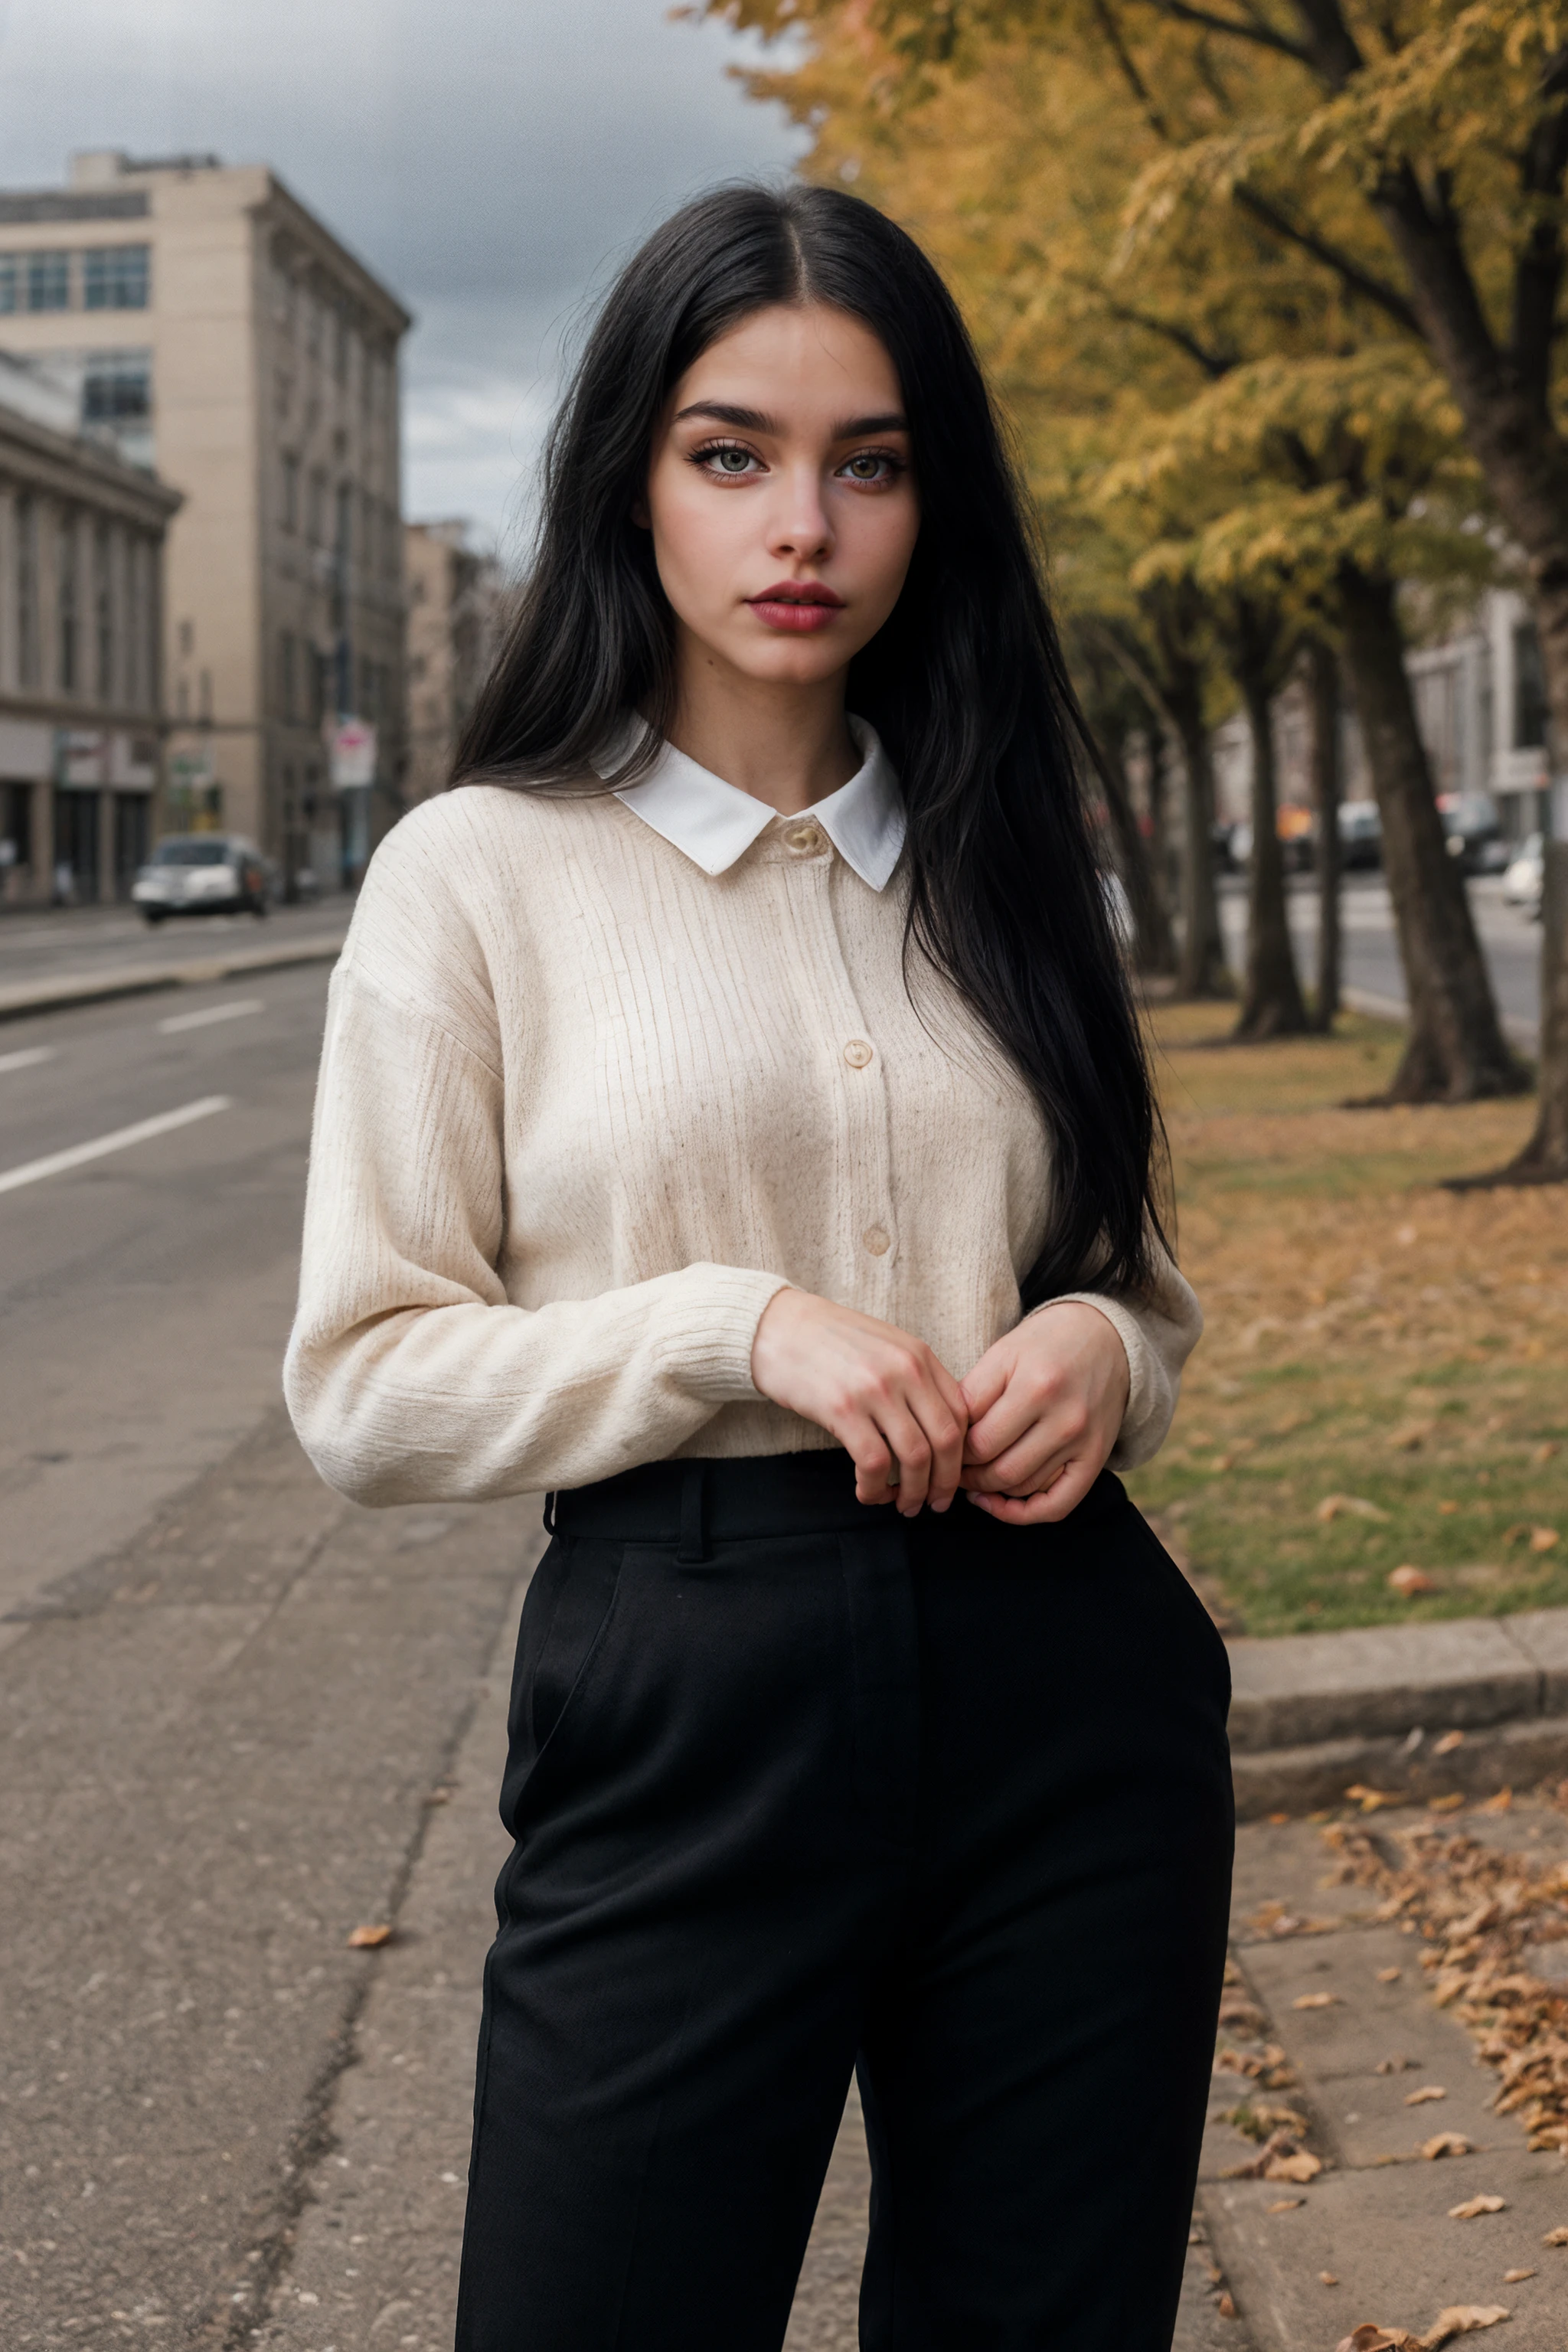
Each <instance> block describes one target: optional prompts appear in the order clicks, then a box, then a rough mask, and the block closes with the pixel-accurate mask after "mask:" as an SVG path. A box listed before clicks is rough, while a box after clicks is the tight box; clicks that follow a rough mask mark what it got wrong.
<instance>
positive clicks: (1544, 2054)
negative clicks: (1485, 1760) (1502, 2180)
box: [1323, 1798, 1568, 2154]
mask: <svg viewBox="0 0 1568 2352" xmlns="http://www.w3.org/2000/svg"><path fill="white" fill-rule="evenodd" d="M1487 1810H1488V1811H1494V1810H1495V1811H1504V1810H1506V1807H1505V1805H1504V1803H1503V1801H1502V1800H1501V1798H1497V1799H1493V1800H1492V1801H1491V1804H1490V1805H1489V1807H1488V1808H1487ZM1323 1836H1324V1839H1325V1841H1326V1842H1327V1843H1328V1844H1329V1845H1330V1846H1331V1847H1332V1848H1333V1849H1334V1850H1335V1852H1336V1853H1338V1855H1339V1867H1338V1871H1337V1873H1336V1876H1337V1878H1338V1880H1339V1882H1340V1883H1341V1884H1342V1885H1361V1886H1366V1887H1370V1888H1372V1889H1373V1891H1374V1892H1375V1893H1376V1894H1378V1895H1380V1896H1381V1897H1382V1900H1381V1902H1380V1903H1379V1905H1378V1908H1377V1913H1376V1916H1377V1917H1378V1918H1379V1919H1380V1920H1383V1921H1391V1920H1394V1919H1409V1920H1412V1921H1414V1922H1415V1925H1416V1926H1417V1927H1419V1929H1420V1931H1421V1933H1422V1935H1423V1937H1425V1938H1426V1945H1427V1949H1426V1951H1424V1952H1423V1954H1422V1959H1421V1964H1422V1967H1423V1969H1426V1971H1427V1972H1428V1973H1429V1974H1430V1976H1431V1977H1432V1979H1433V1983H1432V1998H1433V1999H1434V2000H1435V2001H1436V2003H1437V2005H1438V2007H1439V2008H1446V2009H1450V2010H1452V2011H1453V2013H1454V2015H1455V2016H1456V2017H1458V2019H1459V2020H1460V2021H1461V2023H1463V2024H1464V2025H1465V2026H1466V2027H1467V2028H1468V2031H1469V2032H1470V2033H1471V2034H1472V2035H1473V2037H1474V2038H1475V2040H1476V2042H1477V2043H1478V2045H1479V2051H1480V2055H1481V2057H1482V2058H1483V2059H1484V2060H1485V2061H1486V2063H1488V2064H1489V2066H1492V2067H1494V2068H1495V2069H1496V2071H1497V2073H1498V2074H1499V2076H1500V2091H1499V2095H1498V2096H1497V2098H1496V2099H1495V2101H1494V2102H1493V2105H1494V2106H1495V2107H1496V2109H1497V2111H1498V2113H1499V2114H1500V2115H1510V2114H1512V2115H1517V2116H1519V2118H1520V2121H1521V2123H1522V2124H1523V2126H1524V2128H1525V2131H1526V2133H1527V2135H1528V2138H1529V2145H1530V2147H1531V2149H1532V2150H1537V2151H1539V2150H1542V2149H1547V2150H1556V2151H1558V2152H1560V2153H1563V2154H1568V1986H1564V1985H1562V1984H1555V1985H1554V1984H1549V1983H1547V1982H1546V1981H1545V1980H1544V1979H1542V1978H1541V1977H1538V1976H1536V1975H1534V1974H1533V1973H1531V1970H1530V1969H1529V1968H1528V1966H1527V1965H1526V1962H1525V1959H1524V1957H1523V1956H1524V1954H1525V1951H1526V1948H1528V1947H1530V1946H1531V1945H1537V1944H1549V1943H1553V1942H1558V1941H1561V1940H1562V1939H1563V1937H1565V1936H1568V1865H1564V1864H1563V1863H1561V1862H1557V1861H1552V1860H1545V1861H1543V1860H1540V1859H1538V1858H1537V1857H1536V1856H1534V1855H1531V1854H1525V1853H1498V1852H1496V1851H1495V1850H1493V1849H1491V1848H1489V1847H1486V1846H1483V1845H1481V1844H1480V1843H1479V1842H1478V1841H1477V1840H1476V1839H1475V1838H1472V1837H1468V1836H1467V1835H1466V1834H1465V1833H1464V1832H1462V1831H1461V1832H1458V1833H1455V1832H1451V1831H1447V1830H1445V1829H1441V1828H1439V1827H1438V1826H1437V1825H1436V1823H1428V1822H1423V1823H1422V1824H1420V1826H1418V1827H1417V1828H1415V1829H1410V1830H1405V1831H1403V1832H1400V1833H1399V1836H1398V1838H1397V1840H1396V1842H1395V1843H1396V1848H1397V1852H1398V1854H1399V1860H1398V1862H1397V1863H1395V1862H1393V1861H1391V1860H1390V1859H1389V1858H1388V1854H1387V1853H1385V1852H1384V1849H1383V1848H1382V1847H1380V1846H1379V1844H1378V1843H1375V1842H1374V1840H1373V1837H1372V1835H1371V1834H1370V1833H1369V1832H1367V1831H1365V1830H1363V1829H1361V1828H1359V1827H1358V1826H1356V1825H1354V1824H1352V1823H1349V1822H1339V1823H1334V1824H1331V1826H1330V1827H1329V1828H1327V1829H1325V1830H1324V1832H1323Z"/></svg>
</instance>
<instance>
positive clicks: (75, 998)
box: [0, 931, 345, 1021]
mask: <svg viewBox="0 0 1568 2352" xmlns="http://www.w3.org/2000/svg"><path fill="white" fill-rule="evenodd" d="M344 936H345V934H344V933H343V932H342V931H337V932H334V933H332V935H331V937H330V938H329V937H327V936H325V935H322V936H321V937H318V938H314V939H306V940H288V941H280V942H279V945H278V946H277V947H268V948H237V949H235V950H233V951H232V952H231V953H229V954H227V955H220V956H203V957H201V958H200V959H199V960H198V961H187V962H184V963H145V964H119V965H110V967H109V968H108V969H107V970H106V971H68V972H61V973H60V974H59V975H58V978H56V979H53V980H32V981H24V982H21V983H20V984H19V985H18V986H16V987H15V988H0V1021H20V1020H22V1019H24V1018H25V1017H26V1014H28V1013H63V1012H66V1011H68V1009H69V1007H70V1006H71V1005H73V1004H99V1003H103V1002H105V1001H106V1000H107V999H109V998H110V997H115V996H146V995H150V994H152V993H153V992H154V991H156V990H158V989H163V988H205V987H209V986H210V985H211V984H212V982H214V981H217V980H234V979H237V978H238V977H239V976H240V975H241V974H242V973H245V972H247V971H280V970H281V969H283V967H284V966H286V965H288V964H293V963H335V962H336V961H337V959H338V957H339V956H340V955H341V954H342V947H343V939H344Z"/></svg>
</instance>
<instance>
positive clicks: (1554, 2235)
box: [1541, 2229, 1568, 2246]
mask: <svg viewBox="0 0 1568 2352" xmlns="http://www.w3.org/2000/svg"><path fill="white" fill-rule="evenodd" d="M1541 2242H1542V2245H1543V2246H1568V2229H1563V2230H1548V2231H1547V2232H1546V2235H1545V2236H1544V2238H1542V2241H1541Z"/></svg>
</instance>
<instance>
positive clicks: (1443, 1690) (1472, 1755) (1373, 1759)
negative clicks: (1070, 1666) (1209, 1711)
mask: <svg viewBox="0 0 1568 2352" xmlns="http://www.w3.org/2000/svg"><path fill="white" fill-rule="evenodd" d="M1227 1646H1228V1649H1229V1654H1230V1663H1231V1681H1232V1694H1233V1695H1232V1699H1231V1710H1230V1744H1231V1769H1232V1773H1233V1777H1234V1780H1235V1785H1236V1803H1237V1818H1238V1820H1241V1821H1256V1820H1258V1818H1259V1817H1260V1816H1262V1815H1264V1814H1267V1813H1271V1812H1284V1813H1289V1812H1308V1811H1316V1810H1318V1809H1319V1808H1321V1807H1322V1806H1325V1805H1339V1804H1342V1802H1343V1801H1344V1797H1345V1792H1346V1790H1347V1789H1349V1788H1350V1787H1351V1786H1352V1783H1359V1784H1360V1785H1362V1786H1363V1787H1365V1788H1370V1789H1373V1790H1378V1791H1379V1792H1380V1793H1381V1794H1383V1795H1384V1796H1394V1795H1402V1796H1405V1797H1406V1798H1408V1799H1409V1800H1410V1801H1413V1802H1416V1803H1421V1802H1425V1801H1429V1800H1430V1799H1431V1798H1433V1797H1437V1796H1452V1795H1462V1796H1483V1795H1489V1794H1491V1793H1492V1792H1493V1791H1495V1790H1499V1789H1501V1788H1503V1787H1511V1786H1512V1785H1513V1784H1514V1783H1515V1782H1516V1781H1519V1782H1528V1781H1531V1780H1542V1779H1544V1778H1546V1777H1547V1776H1549V1775H1550V1774H1552V1773H1568V1609H1533V1610H1524V1611H1521V1612H1520V1613H1519V1615H1517V1616H1513V1617H1461V1618H1453V1619H1449V1620H1447V1621H1442V1620H1437V1621H1434V1622H1427V1623H1425V1624H1420V1625H1369V1626H1363V1627H1357V1628H1355V1629H1353V1630H1352V1631H1351V1632H1349V1633H1292V1634H1286V1635H1284V1636H1282V1637H1280V1638H1279V1639H1278V1640H1274V1641H1254V1640H1245V1639H1244V1640H1238V1641H1235V1642H1232V1643H1229V1644H1228V1645H1227ZM1439 1745H1440V1746H1441V1748H1442V1752H1441V1753H1438V1752H1437V1751H1438V1748H1439Z"/></svg>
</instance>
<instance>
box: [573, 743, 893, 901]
mask: <svg viewBox="0 0 1568 2352" xmlns="http://www.w3.org/2000/svg"><path fill="white" fill-rule="evenodd" d="M849 731H850V734H851V735H852V736H853V737H854V739H855V744H856V748H857V749H858V751H859V752H860V754H861V761H860V765H859V767H858V768H857V769H856V771H855V773H854V774H853V775H852V776H851V777H850V779H849V782H847V784H840V786H839V788H838V790H837V792H836V793H828V795H827V798H826V800H821V801H814V802H813V803H812V805H811V807H810V808H809V809H803V810H798V811H796V812H795V813H794V816H793V818H792V819H789V820H786V819H784V818H783V817H781V816H780V814H779V812H778V811H777V810H776V809H772V808H770V807H769V806H768V804H767V803H766V802H765V801H759V800H757V799H755V798H754V797H753V795H752V793H743V792H741V791H740V790H739V789H738V788H737V787H736V786H735V785H734V784H727V783H726V782H724V780H723V778H722V777H721V776H715V775H713V774H712V773H710V771H709V770H708V769H707V768H700V767H699V766H698V764H697V762H696V761H695V760H690V759H688V757H687V755H686V753H685V752H684V751H677V750H676V749H675V747H674V745H673V744H670V743H667V744H665V746H664V748H663V750H662V751H660V752H659V755H658V759H657V760H656V761H655V762H654V764H653V767H652V768H651V769H650V771H649V772H648V773H647V775H646V776H645V777H644V778H643V779H642V781H641V782H639V783H636V784H627V785H626V786H624V787H623V789H622V790H621V791H620V792H618V793H616V799H617V800H618V801H621V802H624V803H625V804H626V807H627V808H629V809H630V810H631V812H632V814H633V815H634V816H640V817H641V819H642V820H643V823H644V824H647V825H651V826H652V828H653V830H654V832H655V833H657V834H660V835H663V837H664V839H665V840H666V841H668V842H670V843H672V844H673V845H674V846H675V847H676V848H677V849H679V850H680V851H682V852H683V853H684V855H685V856H688V857H689V858H690V859H691V861H692V863H693V864H694V865H697V866H700V867H701V868H702V870H703V872H704V873H705V874H724V873H727V872H728V871H729V869H730V867H731V866H733V865H734V863H735V861H736V859H737V858H739V857H742V856H744V855H745V853H746V851H747V850H748V849H750V847H751V845H752V842H753V841H755V840H756V839H757V838H758V836H759V835H761V834H763V833H765V832H766V831H767V829H768V827H769V825H770V824H783V823H785V822H792V821H793V822H798V821H799V819H800V818H801V817H805V816H809V817H810V818H811V819H812V821H813V823H814V824H819V825H820V826H821V827H822V830H823V832H824V833H825V834H826V835H827V838H828V840H829V841H830V842H831V843H832V844H833V846H834V848H835V849H836V850H837V852H838V855H839V856H840V857H842V858H843V860H844V862H845V864H846V865H847V866H849V867H850V868H851V870H852V871H853V872H854V873H856V874H858V876H859V877H860V879H861V881H862V882H864V883H866V884H867V885H868V887H870V888H871V889H873V890H883V889H885V888H886V887H887V885H888V883H889V879H890V878H891V877H892V872H893V868H894V867H895V866H897V864H898V862H899V853H900V850H901V849H902V848H903V845H904V832H905V820H904V803H903V798H902V795H901V794H900V791H899V780H898V777H897V776H896V775H895V773H894V772H893V764H892V761H890V760H889V757H888V755H887V753H886V751H883V749H882V746H881V743H880V741H879V738H878V735H877V730H876V729H875V728H874V727H869V726H868V725H867V723H866V721H865V719H856V718H853V717H852V718H851V719H850V720H849ZM630 742H631V738H630V735H629V732H628V733H627V734H623V735H622V736H621V737H620V738H618V739H617V740H616V743H615V744H614V746H613V747H612V748H611V749H610V750H609V751H606V752H605V753H604V754H603V755H602V756H601V758H600V759H599V760H597V761H595V766H596V767H597V768H598V769H599V772H600V773H601V774H605V773H607V772H611V771H613V770H614V769H615V768H616V767H617V766H618V765H619V763H620V761H622V760H623V759H625V757H626V753H627V751H628V750H629V749H630Z"/></svg>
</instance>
